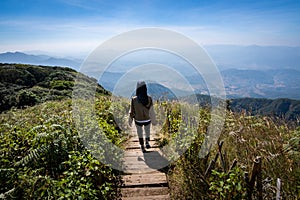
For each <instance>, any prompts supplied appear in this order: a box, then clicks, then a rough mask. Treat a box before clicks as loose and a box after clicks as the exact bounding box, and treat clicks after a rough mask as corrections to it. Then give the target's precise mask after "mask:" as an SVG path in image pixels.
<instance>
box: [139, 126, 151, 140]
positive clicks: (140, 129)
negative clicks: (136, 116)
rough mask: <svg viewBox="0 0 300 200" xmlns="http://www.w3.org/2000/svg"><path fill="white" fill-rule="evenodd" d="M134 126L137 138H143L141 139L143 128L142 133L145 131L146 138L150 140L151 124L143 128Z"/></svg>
mask: <svg viewBox="0 0 300 200" xmlns="http://www.w3.org/2000/svg"><path fill="white" fill-rule="evenodd" d="M135 126H136V131H137V134H138V136H139V138H144V137H143V127H144V131H145V134H146V138H150V126H151V124H148V125H146V126H145V125H143V126H139V125H135Z"/></svg>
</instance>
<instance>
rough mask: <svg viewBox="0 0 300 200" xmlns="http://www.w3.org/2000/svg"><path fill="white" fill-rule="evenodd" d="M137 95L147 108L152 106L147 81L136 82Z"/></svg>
mask: <svg viewBox="0 0 300 200" xmlns="http://www.w3.org/2000/svg"><path fill="white" fill-rule="evenodd" d="M136 96H137V98H138V101H139V102H140V103H142V104H143V105H144V106H146V107H147V108H149V107H150V104H149V98H148V94H147V86H146V83H145V81H138V82H137V84H136Z"/></svg>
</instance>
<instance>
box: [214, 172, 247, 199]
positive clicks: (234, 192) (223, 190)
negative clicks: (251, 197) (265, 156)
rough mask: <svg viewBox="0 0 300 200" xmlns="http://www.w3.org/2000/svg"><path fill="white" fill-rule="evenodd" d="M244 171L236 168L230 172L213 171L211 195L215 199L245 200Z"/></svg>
mask: <svg viewBox="0 0 300 200" xmlns="http://www.w3.org/2000/svg"><path fill="white" fill-rule="evenodd" d="M243 177H244V174H243V171H242V169H240V168H238V167H235V168H234V169H232V170H230V171H229V172H227V173H225V172H219V171H217V170H213V171H212V177H211V178H210V187H209V190H210V193H211V194H210V195H211V197H212V198H214V199H224V200H225V199H228V200H231V199H237V200H239V199H245V198H246V187H245V185H243V184H244V182H243Z"/></svg>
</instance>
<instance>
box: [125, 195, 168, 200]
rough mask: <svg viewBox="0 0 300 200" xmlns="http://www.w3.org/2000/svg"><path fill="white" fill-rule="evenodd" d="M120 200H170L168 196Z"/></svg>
mask: <svg viewBox="0 0 300 200" xmlns="http://www.w3.org/2000/svg"><path fill="white" fill-rule="evenodd" d="M122 200H170V196H169V195H154V196H137V197H124V198H122Z"/></svg>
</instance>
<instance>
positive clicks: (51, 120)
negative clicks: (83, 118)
mask: <svg viewBox="0 0 300 200" xmlns="http://www.w3.org/2000/svg"><path fill="white" fill-rule="evenodd" d="M109 102H110V101H109V99H108V97H101V98H99V99H97V100H96V107H95V108H96V110H97V116H96V119H97V123H98V125H99V126H100V127H101V128H102V130H103V131H104V133H105V134H106V136H107V138H109V140H110V141H111V142H112V143H114V144H115V145H120V143H121V142H122V141H123V139H124V137H123V136H122V134H121V132H119V131H118V130H117V129H116V128H115V124H114V123H113V118H112V116H111V114H110V112H109ZM0 132H1V134H0V166H1V167H0V199H116V198H117V197H118V196H119V191H118V186H120V184H121V182H120V179H119V178H118V176H117V175H118V172H117V171H115V170H113V169H112V168H110V167H109V166H106V165H104V164H102V163H101V162H99V160H98V159H96V158H95V157H94V156H93V154H91V152H90V151H89V150H87V149H86V148H85V146H84V145H83V144H82V142H81V139H80V138H81V137H82V135H81V136H79V132H78V130H77V129H76V127H75V122H74V118H73V116H72V102H71V100H61V101H47V102H44V103H41V104H39V105H35V106H33V107H28V108H26V109H11V110H10V111H7V112H5V113H2V114H0ZM95 137H97V134H96V133H95ZM99 154H100V155H103V156H105V152H99ZM109 159H112V158H109ZM115 159H116V161H115V162H120V161H119V160H118V155H116V156H115Z"/></svg>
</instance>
